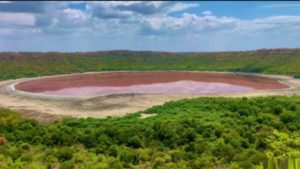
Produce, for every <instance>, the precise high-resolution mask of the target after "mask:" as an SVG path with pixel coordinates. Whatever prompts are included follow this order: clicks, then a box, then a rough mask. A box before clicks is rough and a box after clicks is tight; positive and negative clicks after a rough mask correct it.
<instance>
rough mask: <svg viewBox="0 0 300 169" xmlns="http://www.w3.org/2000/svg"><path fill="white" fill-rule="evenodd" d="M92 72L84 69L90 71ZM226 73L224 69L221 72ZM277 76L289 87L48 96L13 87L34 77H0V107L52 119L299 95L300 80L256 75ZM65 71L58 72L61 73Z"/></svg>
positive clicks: (46, 120)
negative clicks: (187, 101) (183, 102)
mask: <svg viewBox="0 0 300 169" xmlns="http://www.w3.org/2000/svg"><path fill="white" fill-rule="evenodd" d="M91 73H94V72H90V73H86V74H91ZM223 73H227V72H223ZM251 75H255V76H260V77H268V78H273V79H276V80H278V81H279V82H281V83H283V84H286V85H288V86H289V88H285V89H269V90H256V91H250V92H239V93H237V92H236V93H227V94H201V95H199V94H198V95H191V94H120V95H109V96H100V97H93V98H87V97H77V98H64V97H48V96H45V97H43V96H35V95H31V94H27V93H22V92H19V91H15V90H13V89H12V87H11V86H12V84H15V83H16V82H21V81H25V80H29V79H33V78H23V79H17V80H7V81H0V107H5V108H10V109H13V110H18V111H21V112H22V113H23V115H24V116H25V117H27V118H35V119H37V120H40V121H45V122H51V121H53V120H56V119H60V118H63V117H97V118H103V117H107V116H122V115H125V114H127V113H133V112H137V111H142V110H145V109H147V108H149V107H151V106H153V105H160V104H163V103H165V102H167V101H171V100H178V99H183V98H195V97H203V96H210V97H217V96H224V97H253V96H266V95H268V96H269V95H300V80H299V79H294V78H292V77H290V76H277V75H258V74H251ZM62 76H64V75H60V77H62Z"/></svg>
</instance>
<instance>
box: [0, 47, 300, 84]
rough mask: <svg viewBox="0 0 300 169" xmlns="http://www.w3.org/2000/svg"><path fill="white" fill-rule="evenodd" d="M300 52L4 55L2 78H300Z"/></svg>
mask: <svg viewBox="0 0 300 169" xmlns="http://www.w3.org/2000/svg"><path fill="white" fill-rule="evenodd" d="M298 65H300V49H276V50H274V49H273V50H258V51H245V52H215V53H214V52H213V53H162V52H131V51H111V52H89V53H1V54H0V67H1V69H0V79H11V78H20V77H32V76H41V75H53V74H64V73H74V72H86V71H107V70H171V69H174V70H208V71H241V72H259V73H273V74H288V75H294V76H300V66H298Z"/></svg>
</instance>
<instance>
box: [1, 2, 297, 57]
mask: <svg viewBox="0 0 300 169" xmlns="http://www.w3.org/2000/svg"><path fill="white" fill-rule="evenodd" d="M299 47H300V2H246V1H245V2H186V1H185V2H158V1H155V2H149V1H148V2H138V1H134V2H128V1H127V2H78V1H77V2H70V1H69V2H9V1H1V2H0V51H97V50H114V49H128V50H158V51H227V50H251V49H257V48H299Z"/></svg>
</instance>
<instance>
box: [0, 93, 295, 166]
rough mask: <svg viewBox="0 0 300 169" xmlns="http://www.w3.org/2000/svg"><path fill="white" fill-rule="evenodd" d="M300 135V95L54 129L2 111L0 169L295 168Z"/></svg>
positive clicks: (68, 122)
mask: <svg viewBox="0 0 300 169" xmlns="http://www.w3.org/2000/svg"><path fill="white" fill-rule="evenodd" d="M140 113H147V114H155V115H156V116H152V117H148V118H145V119H142V118H140ZM299 129H300V98H299V97H296V96H290V97H287V96H286V97H284V96H274V97H256V98H196V99H183V100H180V101H171V102H168V103H166V104H164V105H161V106H154V107H152V108H150V109H148V110H145V111H143V112H137V113H133V114H129V115H127V116H124V117H108V118H105V119H94V118H87V119H75V118H74V119H72V118H67V119H63V120H59V121H56V122H54V123H50V124H42V123H39V122H37V121H35V120H29V119H23V118H22V117H21V116H20V114H19V113H17V112H14V111H11V110H8V109H0V136H1V137H0V144H1V145H0V168H1V169H56V168H60V169H84V168H88V169H122V168H133V169H134V168H135V169H147V168H154V169H176V168H177V169H189V168H191V169H213V168H215V169H227V168H228V169H263V167H267V168H269V169H272V168H276V167H278V166H281V167H282V166H284V165H285V166H288V168H289V169H297V168H299V166H300V161H299V160H297V157H299V156H300V137H299V136H300V130H299ZM274 159H296V160H286V161H285V162H282V163H281V164H278V163H277V162H276V160H275V162H274Z"/></svg>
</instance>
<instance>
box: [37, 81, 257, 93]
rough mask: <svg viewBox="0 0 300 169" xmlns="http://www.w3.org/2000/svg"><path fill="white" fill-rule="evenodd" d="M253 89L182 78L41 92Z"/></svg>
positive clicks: (158, 91)
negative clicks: (118, 85)
mask: <svg viewBox="0 0 300 169" xmlns="http://www.w3.org/2000/svg"><path fill="white" fill-rule="evenodd" d="M252 90H255V89H254V88H252V87H245V86H239V85H232V84H226V83H210V82H196V81H189V80H182V81H176V82H168V83H155V84H143V85H131V86H121V87H111V86H90V87H86V86H85V87H76V88H64V89H60V90H54V91H43V92H40V93H42V94H49V95H59V96H66V95H67V96H104V95H110V94H121V93H122V94H124V93H186V94H189V93H191V94H209V93H226V92H243V91H252Z"/></svg>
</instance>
